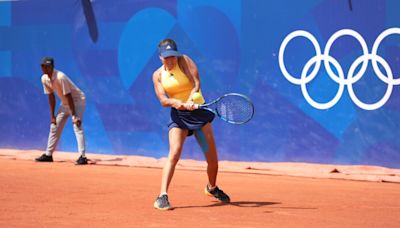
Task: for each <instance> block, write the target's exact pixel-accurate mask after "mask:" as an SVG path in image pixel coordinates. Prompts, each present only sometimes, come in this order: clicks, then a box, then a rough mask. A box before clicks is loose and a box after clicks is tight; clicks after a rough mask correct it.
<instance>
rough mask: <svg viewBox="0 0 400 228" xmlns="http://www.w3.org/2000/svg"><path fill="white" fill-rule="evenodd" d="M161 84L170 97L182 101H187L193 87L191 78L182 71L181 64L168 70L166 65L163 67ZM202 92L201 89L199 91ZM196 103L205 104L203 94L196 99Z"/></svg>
mask: <svg viewBox="0 0 400 228" xmlns="http://www.w3.org/2000/svg"><path fill="white" fill-rule="evenodd" d="M161 85H162V86H163V88H164V90H165V92H166V93H167V95H168V96H169V97H170V98H175V99H178V100H180V101H182V102H186V101H187V100H188V99H189V97H190V93H191V91H192V89H193V83H192V82H191V81H190V80H189V78H188V77H187V76H186V74H185V73H183V72H182V70H181V69H180V67H179V65H176V66H175V67H174V69H172V70H170V71H168V70H167V69H165V67H164V66H163V67H162V71H161ZM199 93H200V94H201V91H199ZM194 102H195V103H196V104H204V103H205V101H204V98H203V96H201V98H200V99H196V100H194Z"/></svg>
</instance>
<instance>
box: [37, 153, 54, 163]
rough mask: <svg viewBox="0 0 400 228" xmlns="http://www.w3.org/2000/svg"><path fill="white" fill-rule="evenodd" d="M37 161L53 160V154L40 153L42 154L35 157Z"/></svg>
mask: <svg viewBox="0 0 400 228" xmlns="http://www.w3.org/2000/svg"><path fill="white" fill-rule="evenodd" d="M35 161H37V162H53V156H51V155H50V156H48V155H46V154H42V156H40V157H38V158H35Z"/></svg>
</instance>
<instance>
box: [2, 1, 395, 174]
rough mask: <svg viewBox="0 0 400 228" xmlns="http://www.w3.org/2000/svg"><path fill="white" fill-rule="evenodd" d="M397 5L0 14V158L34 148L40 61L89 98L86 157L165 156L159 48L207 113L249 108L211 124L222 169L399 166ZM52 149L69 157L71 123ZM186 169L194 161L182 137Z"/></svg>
mask: <svg viewBox="0 0 400 228" xmlns="http://www.w3.org/2000/svg"><path fill="white" fill-rule="evenodd" d="M399 10H400V1H397V0H391V1H390V0H386V1H384V0H309V1H298V0H279V1H272V0H271V1H269V0H268V1H264V0H248V1H247V0H246V1H239V0H229V1H228V0H226V1H211V0H198V1H185V0H176V1H165V0H148V1H141V0H116V1H107V0H96V1H89V0H62V1H54V0H32V1H1V2H0V147H2V148H20V149H43V150H44V149H45V146H46V141H47V135H48V130H49V121H50V117H49V108H48V103H47V96H45V95H44V94H43V89H42V85H41V83H40V76H41V71H40V67H39V62H40V59H41V58H42V57H43V56H47V55H50V56H53V57H54V58H55V60H56V68H58V69H60V70H61V71H63V72H65V73H66V74H67V75H68V76H69V77H70V78H71V79H72V80H73V81H74V82H75V83H76V84H77V85H78V86H79V87H80V88H81V89H82V90H83V91H84V92H85V93H86V96H87V101H88V102H87V110H86V113H85V121H84V127H85V131H86V136H87V147H88V151H89V152H95V153H107V154H132V155H146V156H153V157H161V156H166V155H167V153H168V138H167V130H168V129H167V125H166V123H167V121H168V118H169V117H168V115H169V110H168V109H167V108H163V107H161V105H160V104H159V102H158V100H157V98H156V96H155V94H154V89H153V85H152V79H151V76H152V73H153V71H154V70H155V69H156V68H158V67H159V65H160V61H159V59H158V55H157V50H156V46H157V44H158V42H159V41H160V40H162V39H163V38H166V37H170V38H173V39H175V40H176V41H177V43H178V46H179V49H180V51H181V52H183V53H185V54H187V55H189V56H191V57H192V59H194V60H195V62H196V63H197V65H198V68H199V71H200V75H201V80H202V90H203V93H204V95H205V97H206V100H211V99H213V98H216V97H218V96H220V95H222V94H224V93H227V92H240V93H244V94H247V95H249V97H250V98H251V99H252V100H253V102H254V105H255V107H256V114H255V116H254V119H253V120H252V121H251V122H249V123H248V124H246V125H242V126H234V125H229V124H227V123H224V122H223V121H220V120H215V121H214V130H215V137H216V140H217V145H218V151H219V157H220V159H223V160H225V159H227V160H242V161H299V162H319V163H340V164H374V165H383V166H388V167H397V168H399V167H400V141H399V135H400V134H399V133H400V128H399V125H400V115H399V114H400V113H399V112H400V90H399V88H398V87H399V86H398V85H399V84H400V81H399V80H400V79H399V78H400V77H399V76H398V74H399V72H400V58H399V54H400V44H399V41H400V37H399V36H398V35H399V34H400V30H399V28H398V27H400V14H399ZM59 149H60V150H65V151H75V150H76V142H75V137H74V134H73V130H72V127H71V126H70V124H67V125H66V128H65V130H64V134H63V137H62V140H61V142H60V145H59ZM182 156H183V157H184V158H194V159H203V154H202V152H201V150H200V148H199V147H198V146H197V145H196V143H195V140H194V139H193V138H189V139H188V141H187V143H186V144H185V148H184V152H183V155H182Z"/></svg>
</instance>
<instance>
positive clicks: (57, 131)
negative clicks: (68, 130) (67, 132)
mask: <svg viewBox="0 0 400 228" xmlns="http://www.w3.org/2000/svg"><path fill="white" fill-rule="evenodd" d="M84 112H85V104H75V114H76V116H78V117H79V118H80V119H81V120H82V124H81V126H80V127H78V126H76V124H72V125H73V128H74V132H75V137H76V141H77V143H78V151H79V153H80V155H82V156H85V151H86V146H85V135H84V133H83V113H84ZM70 116H71V110H70V109H69V107H68V106H64V105H61V106H60V108H59V109H58V111H57V115H56V123H57V124H50V133H49V139H48V142H47V149H46V155H49V156H50V155H52V154H53V152H54V151H55V150H56V147H57V144H58V141H59V140H60V137H61V133H62V131H63V129H64V125H65V123H66V122H67V120H68V118H69V117H70Z"/></svg>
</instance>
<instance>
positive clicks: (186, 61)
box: [178, 55, 196, 69]
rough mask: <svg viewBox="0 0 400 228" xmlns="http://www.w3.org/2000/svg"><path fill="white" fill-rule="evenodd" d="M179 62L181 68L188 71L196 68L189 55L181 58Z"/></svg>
mask: <svg viewBox="0 0 400 228" xmlns="http://www.w3.org/2000/svg"><path fill="white" fill-rule="evenodd" d="M178 62H179V66H181V67H184V68H188V69H192V68H196V64H195V63H194V61H193V60H192V59H191V58H190V57H189V56H187V55H182V56H180V57H179V59H178Z"/></svg>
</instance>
